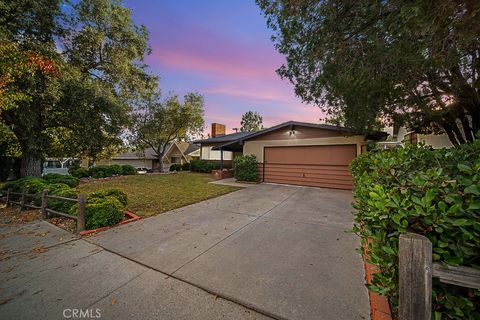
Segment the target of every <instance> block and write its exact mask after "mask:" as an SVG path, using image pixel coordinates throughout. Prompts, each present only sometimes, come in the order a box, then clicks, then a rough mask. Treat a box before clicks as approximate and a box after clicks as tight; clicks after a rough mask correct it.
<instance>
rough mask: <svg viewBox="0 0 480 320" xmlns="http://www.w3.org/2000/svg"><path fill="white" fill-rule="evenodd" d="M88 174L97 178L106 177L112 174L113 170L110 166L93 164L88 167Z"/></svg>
mask: <svg viewBox="0 0 480 320" xmlns="http://www.w3.org/2000/svg"><path fill="white" fill-rule="evenodd" d="M89 174H90V176H91V177H93V178H95V179H98V178H108V177H111V176H113V170H112V169H111V166H106V165H101V166H94V167H91V168H90V169H89Z"/></svg>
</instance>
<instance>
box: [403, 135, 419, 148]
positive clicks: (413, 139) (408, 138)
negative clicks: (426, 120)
mask: <svg viewBox="0 0 480 320" xmlns="http://www.w3.org/2000/svg"><path fill="white" fill-rule="evenodd" d="M403 143H405V144H407V145H408V144H417V143H418V137H417V134H416V133H415V132H410V133H408V134H406V135H405V137H404V138H403Z"/></svg>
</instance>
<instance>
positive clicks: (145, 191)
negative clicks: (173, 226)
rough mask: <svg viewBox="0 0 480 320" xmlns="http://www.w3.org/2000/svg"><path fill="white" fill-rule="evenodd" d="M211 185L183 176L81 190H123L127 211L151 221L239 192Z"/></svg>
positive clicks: (131, 179)
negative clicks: (203, 201) (150, 218)
mask: <svg viewBox="0 0 480 320" xmlns="http://www.w3.org/2000/svg"><path fill="white" fill-rule="evenodd" d="M210 181H212V179H211V178H210V175H208V174H201V173H189V172H180V173H175V174H147V175H135V176H125V177H122V178H118V179H112V180H107V181H95V182H89V183H85V184H81V185H80V186H79V187H78V189H79V191H80V192H85V193H87V192H92V191H97V190H101V189H107V188H117V189H120V190H121V191H123V192H125V193H126V194H127V195H128V205H127V210H130V211H133V212H134V213H135V214H137V215H139V216H141V217H149V216H153V215H156V214H159V213H162V212H165V211H169V210H173V209H176V208H180V207H184V206H186V205H189V204H192V203H196V202H199V201H202V200H206V199H210V198H214V197H217V196H220V195H222V194H226V193H229V192H232V191H236V190H239V188H236V187H231V186H223V185H217V184H212V183H208V182H210Z"/></svg>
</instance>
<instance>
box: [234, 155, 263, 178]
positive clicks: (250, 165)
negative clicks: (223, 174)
mask: <svg viewBox="0 0 480 320" xmlns="http://www.w3.org/2000/svg"><path fill="white" fill-rule="evenodd" d="M234 164H235V178H236V179H237V180H240V181H258V162H257V157H255V155H253V154H252V155H245V156H243V155H242V156H238V157H236V158H235V160H234Z"/></svg>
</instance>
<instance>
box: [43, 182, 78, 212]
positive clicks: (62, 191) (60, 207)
mask: <svg viewBox="0 0 480 320" xmlns="http://www.w3.org/2000/svg"><path fill="white" fill-rule="evenodd" d="M48 190H49V191H48V194H49V195H54V196H59V197H65V198H71V199H76V198H77V191H76V190H75V189H72V188H70V187H69V186H68V185H66V184H62V183H58V184H52V185H49V186H48ZM40 199H41V195H40ZM40 202H41V200H40ZM74 205H75V202H73V201H66V200H59V199H49V200H48V208H50V209H53V210H56V211H60V212H65V213H68V212H69V211H70V209H71V208H72V207H73V206H74Z"/></svg>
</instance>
